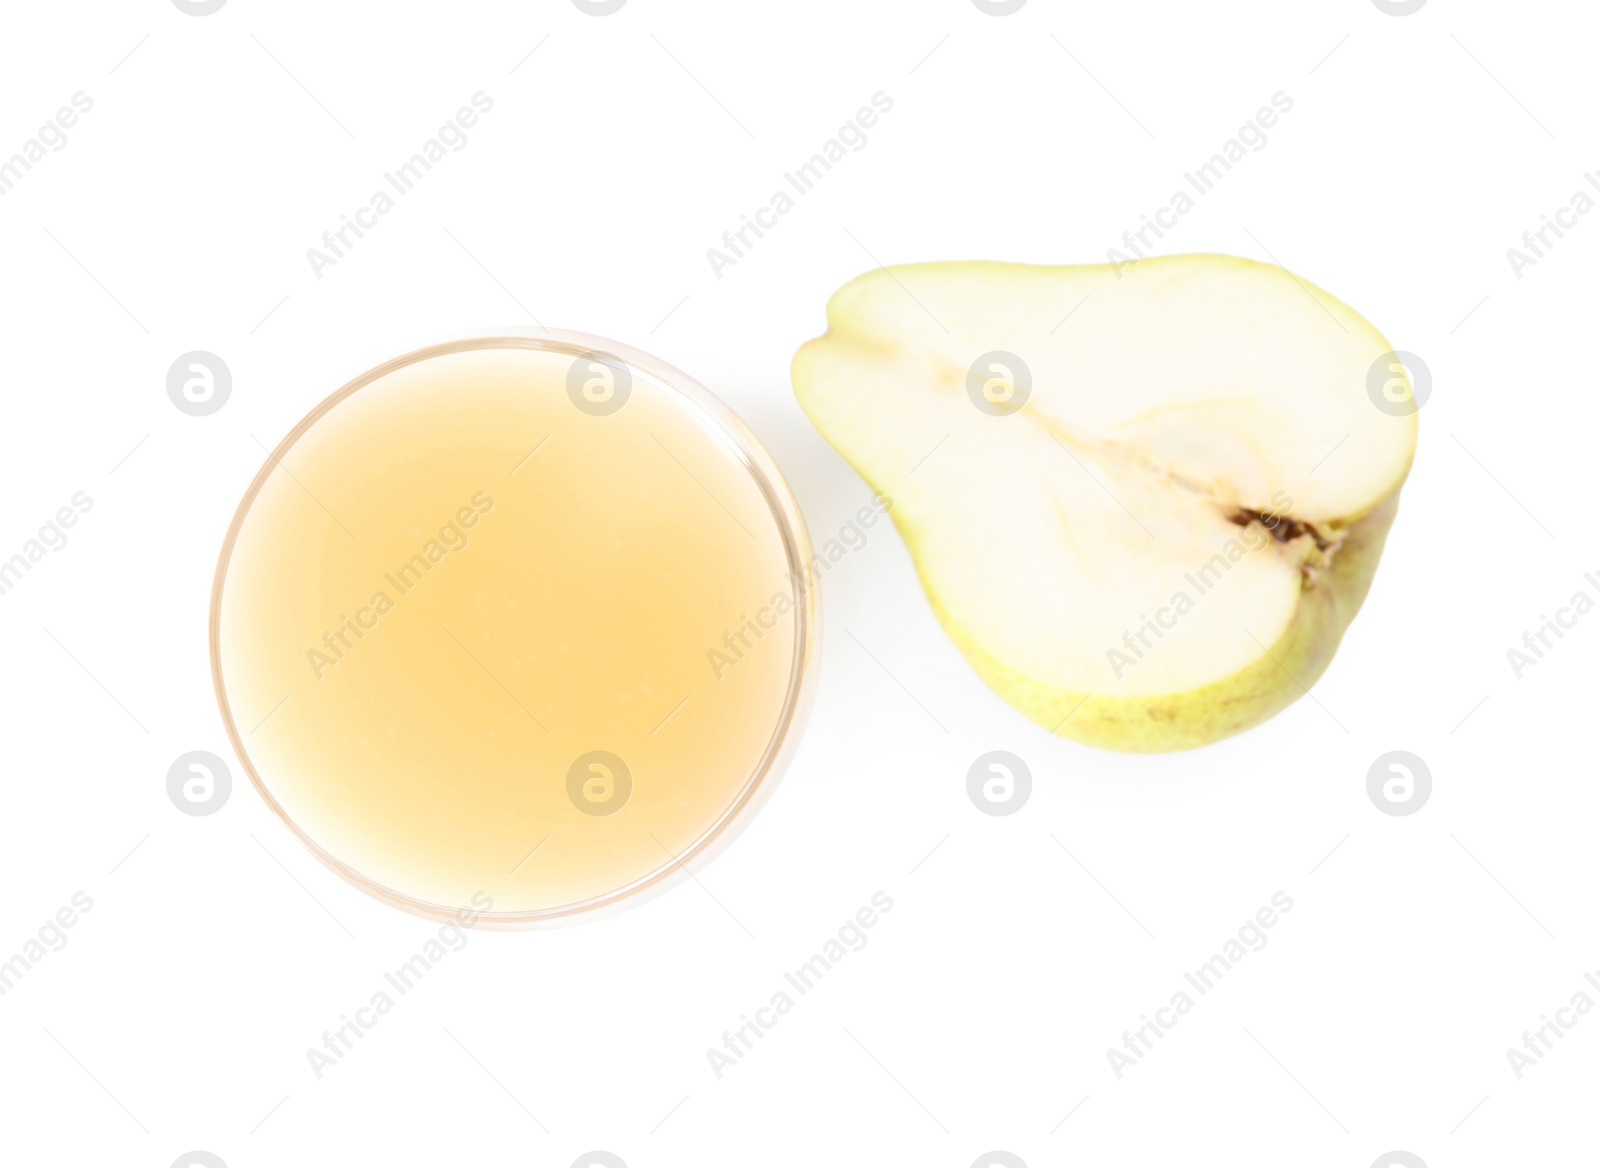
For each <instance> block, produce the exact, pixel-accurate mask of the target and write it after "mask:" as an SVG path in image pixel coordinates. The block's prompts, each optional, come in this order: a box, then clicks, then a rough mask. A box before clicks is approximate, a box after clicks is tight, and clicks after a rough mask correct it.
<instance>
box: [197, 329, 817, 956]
mask: <svg viewBox="0 0 1600 1168" xmlns="http://www.w3.org/2000/svg"><path fill="white" fill-rule="evenodd" d="M810 564H811V550H810V544H809V541H808V539H807V535H806V530H805V524H804V522H803V520H802V518H801V516H800V512H799V508H798V507H797V505H796V503H795V500H794V497H793V495H792V494H791V493H790V491H789V488H788V486H787V485H786V484H785V483H784V481H783V477H782V475H781V474H780V473H779V471H778V468H777V466H776V465H775V464H774V463H773V461H772V459H771V457H770V456H769V455H768V454H767V452H766V451H765V450H764V449H762V447H761V444H760V443H759V442H758V441H757V440H756V438H755V436H754V435H753V434H752V433H751V432H750V431H749V430H748V429H747V428H746V427H745V426H744V424H743V423H742V422H740V421H739V419H738V418H737V417H736V416H735V415H734V414H733V413H732V412H731V411H730V410H729V409H728V408H727V407H726V406H724V405H723V404H722V403H721V402H719V401H718V400H717V399H716V398H715V397H714V396H713V395H712V394H711V393H710V392H709V391H708V390H706V389H704V388H703V387H702V386H700V385H698V384H697V383H696V382H694V381H693V380H692V379H690V378H689V377H687V376H685V375H684V374H682V373H680V372H679V371H678V370H676V369H673V368H671V367H670V366H668V365H665V364H664V363H662V362H660V361H657V360H655V359H654V358H652V357H650V356H648V355H646V354H644V353H640V352H637V351H635V350H632V349H629V348H627V347H624V346H622V345H618V344H615V343H613V342H610V341H606V340H603V339H600V338H596V337H586V336H583V335H580V334H573V333H540V334H536V335H535V334H527V335H523V334H520V333H518V332H516V331H514V330H510V331H507V332H504V333H500V334H496V335H491V336H479V337H472V338H468V339H464V340H459V341H452V342H449V343H445V344H439V345H434V346H431V347H429V348H425V349H420V350H417V351H416V352H412V353H407V354H406V355H404V356H401V357H397V358H395V359H394V360H392V361H388V362H385V363H384V364H382V365H379V366H378V367H376V368H374V369H371V370H369V371H368V372H366V373H363V374H362V375H361V376H359V377H357V378H356V379H355V380H353V381H351V382H350V383H349V384H347V385H345V386H344V387H343V388H342V389H340V390H339V391H338V392H336V393H335V394H333V395H332V396H331V397H329V398H328V399H327V400H326V401H324V402H322V404H320V405H319V406H317V407H316V409H314V410H313V411H312V412H311V413H310V414H309V415H308V416H307V417H306V418H305V419H304V420H303V421H302V422H300V424H299V425H298V426H296V427H295V428H294V430H293V431H292V432H291V433H290V434H289V435H288V436H287V437H286V438H284V440H283V441H282V442H281V443H280V444H279V445H278V447H277V449H276V450H274V451H273V452H272V453H271V455H270V456H269V458H268V459H267V461H266V463H265V465H263V466H262V468H261V470H260V472H259V473H258V474H257V475H256V477H255V480H254V481H253V482H252V483H251V484H250V487H249V490H248V491H247V492H246V493H245V496H244V499H243V501H242V502H241V503H240V505H239V509H238V512H237V514H236V515H235V517H234V520H233V524H232V526H231V527H230V528H229V530H228V533H227V537H226V539H225V541H224V543H223V548H222V554H221V557H220V559H219V562H218V564H217V573H216V581H215V584H214V587H213V592H212V600H211V616H210V641H211V666H212V674H213V679H214V681H215V685H216V691H217V698H218V701H219V703H220V705H221V709H222V716H223V719H224V722H225V723H226V726H227V731H228V734H229V737H230V739H231V740H232V742H233V746H234V749H235V750H236V751H237V753H238V756H239V758H240V759H241V760H242V762H243V765H244V767H245V769H246V770H247V771H248V773H249V775H250V778H251V780H252V782H253V783H254V784H255V787H256V789H257V790H258V791H259V792H260V793H261V796H262V798H263V799H265V800H266V802H267V804H268V805H269V806H270V807H271V808H272V809H273V811H275V812H276V813H277V814H278V815H279V816H280V817H281V818H282V819H283V821H284V822H285V823H286V824H287V825H288V826H289V827H290V828H291V829H292V830H293V831H294V832H295V834H297V835H298V836H299V837H300V839H301V840H302V841H303V842H304V843H305V844H306V846H307V847H308V848H310V849H311V850H312V852H314V853H315V854H316V855H317V856H318V857H320V858H321V859H322V860H323V862H325V863H326V864H327V865H328V866H329V867H331V868H333V869H334V870H335V871H336V872H338V873H339V874H340V875H341V876H344V877H345V878H346V879H348V880H350V881H351V882H352V883H354V884H356V885H357V886H358V887H360V888H362V889H364V890H366V891H367V892H369V893H371V894H372V895H374V896H376V897H378V898H380V899H382V900H385V901H387V902H389V903H391V904H393V905H396V906H398V907H400V908H403V909H407V910H409V911H412V912H415V913H418V914H420V915H423V916H426V917H430V918H434V919H439V920H447V919H452V918H453V917H454V916H455V915H456V914H457V913H458V912H460V911H470V912H473V913H475V914H478V917H479V920H480V921H481V922H483V923H485V924H488V925H491V926H502V927H528V926H536V925H543V924H555V923H561V922H565V921H568V920H571V919H574V918H579V917H586V916H591V915H594V914H597V913H601V912H604V911H607V910H612V909H615V908H617V907H619V906H623V905H625V904H628V903H631V902H634V901H636V900H638V899H639V898H640V897H642V896H644V895H645V894H647V893H652V892H655V891H659V890H661V889H663V888H665V887H667V886H668V885H670V884H671V883H673V882H674V881H675V880H677V879H680V878H682V877H683V876H684V875H686V874H688V873H689V872H691V871H697V870H698V869H699V868H700V867H701V866H702V865H703V864H704V863H705V862H706V861H707V860H708V859H709V858H710V856H711V855H712V854H714V853H715V851H716V850H718V849H719V848H720V847H721V846H722V845H724V844H726V843H727V842H728V841H729V840H730V839H731V838H732V836H733V835H734V834H735V833H736V832H737V831H738V830H739V829H740V828H741V827H742V826H743V825H744V824H745V823H746V822H748V820H749V818H750V816H751V815H752V814H753V813H754V812H755V810H756V809H757V808H758V807H759V805H760V804H761V803H762V802H763V801H764V800H765V798H766V797H767V796H768V795H769V794H770V792H771V789H772V787H773V784H774V783H775V782H776V780H777V778H778V775H779V773H780V771H781V769H782V767H783V765H784V763H785V761H786V759H787V757H788V755H789V753H790V752H791V750H792V748H793V747H794V745H795V742H796V739H797V737H798V731H799V727H800V723H801V721H802V720H803V717H804V713H805V708H806V705H807V700H808V697H809V692H810V681H811V678H812V677H813V674H814V671H813V670H812V669H810V663H811V660H812V656H813V654H814V652H815V648H816V636H817V609H816V604H815V596H814V593H813V590H812V589H811V588H810V587H809V581H810V575H809V573H810Z"/></svg>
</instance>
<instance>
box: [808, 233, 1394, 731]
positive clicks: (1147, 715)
mask: <svg viewBox="0 0 1600 1168" xmlns="http://www.w3.org/2000/svg"><path fill="white" fill-rule="evenodd" d="M1075 306H1076V307H1075ZM1063 318H1065V320H1063ZM828 326H829V327H828V331H827V332H826V333H825V334H824V335H823V336H821V337H818V338H816V339H814V340H811V341H808V342H807V343H806V344H805V345H803V346H802V347H801V348H800V350H799V351H798V352H797V353H796V354H795V358H794V361H793V366H792V377H793V381H794V387H795V392H796V396H797V397H798V399H799V402H800V404H801V407H802V408H803V409H804V410H805V411H806V413H807V415H808V417H810V419H811V420H812V422H813V423H814V424H815V425H816V426H817V428H818V429H819V430H820V431H821V432H822V434H823V435H824V437H826V438H827V439H828V440H829V442H830V443H832V445H833V446H834V447H835V448H836V449H838V450H839V452H840V453H841V454H842V455H843V456H844V457H845V458H846V460H847V461H849V462H850V463H851V464H852V465H853V466H854V467H855V469H856V470H857V471H858V472H859V473H860V474H861V475H862V477H863V478H865V479H866V480H867V482H868V483H869V484H870V485H871V487H872V488H873V489H874V490H875V491H878V492H881V493H884V494H886V495H889V496H891V497H892V498H893V499H894V507H893V510H892V511H891V515H892V516H893V518H894V522H895V525H896V528H897V529H898V530H899V532H900V534H901V537H902V538H903V539H904V541H905V543H906V546H907V548H908V549H909V551H910V553H911V556H912V558H913V561H914V562H915V564H916V567H917V572H918V576H919V579H920V580H921V582H922V585H923V589H924V591H925V593H926V594H927V596H928V599H929V602H930V603H931V605H932V607H933V610H934V612H935V614H936V615H937V616H938V618H939V621H940V623H941V625H942V626H943V627H944V629H945V632H946V633H947V634H948V635H949V637H950V638H951V640H952V641H954V642H955V644H956V645H957V646H958V647H959V648H960V649H961V651H962V653H963V654H964V655H965V656H966V658H967V660H968V662H969V663H970V664H971V665H972V667H973V669H974V670H975V671H976V672H977V673H978V675H979V676H980V677H981V678H983V680H984V681H985V682H986V683H987V684H988V685H989V687H990V688H991V689H993V690H994V692H995V693H997V694H999V695H1000V696H1001V697H1002V698H1004V699H1005V700H1006V701H1007V702H1009V703H1010V704H1011V705H1013V706H1014V707H1016V708H1017V709H1018V710H1020V711H1021V712H1022V713H1023V714H1025V715H1026V716H1027V717H1029V718H1031V719H1032V720H1033V721H1035V722H1037V723H1038V724H1039V725H1041V726H1043V727H1045V728H1046V729H1048V730H1050V731H1051V732H1052V733H1055V734H1059V735H1061V736H1064V737H1067V738H1071V739H1074V740H1076V741H1078V742H1082V743H1085V744H1088V745H1091V746H1097V747H1103V748H1107V749H1112V750H1121V751H1133V752H1160V751H1173V750H1184V749H1189V748H1192V747H1198V746H1203V745H1206V744H1208V743H1212V742H1216V741H1218V740H1219V739H1222V738H1226V737H1228V736H1230V735H1233V734H1237V733H1239V732H1240V731H1243V730H1246V729H1248V728H1250V727H1252V726H1255V725H1257V724H1259V723H1261V722H1263V721H1265V720H1266V719H1268V718H1270V717H1272V716H1273V715H1274V714H1276V713H1278V712H1279V711H1280V710H1282V709H1284V708H1285V707H1286V706H1288V705H1290V704H1291V703H1293V702H1294V701H1296V700H1297V699H1298V698H1300V697H1301V696H1303V695H1305V694H1306V693H1307V691H1308V690H1309V688H1310V687H1311V686H1312V684H1314V683H1315V682H1316V680H1317V679H1318V677H1320V676H1321V674H1322V672H1323V670H1324V669H1326V668H1327V666H1328V663H1329V662H1330V661H1331V660H1332V658H1333V655H1334V652H1335V650H1336V649H1337V648H1338V646H1339V642H1340V640H1341V638H1342V637H1343V635H1344V632H1345V630H1346V628H1348V626H1349V624H1350V622H1351V620H1352V619H1353V618H1354V616H1355V614H1356V612H1357V610H1358V609H1359V608H1360V607H1361V604H1362V602H1363V601H1364V600H1365V598H1366V595H1367V591H1368V589H1369V587H1370V586H1371V584H1372V580H1373V577H1374V574H1375V572H1376V571H1377V566H1378V561H1379V558H1380V556H1381V554H1382V551H1383V547H1384V543H1385V540H1386V538H1387V536H1388V533H1389V529H1390V526H1391V524H1392V523H1393V521H1394V518H1395V513H1396V509H1397V505H1398V502H1399V495H1400V489H1401V486H1402V485H1403V483H1404V481H1405V478H1406V475H1407V473H1408V472H1409V469H1410V466H1411V461H1412V457H1413V454H1414V451H1415V443H1416V417H1415V414H1416V404H1415V400H1414V398H1413V397H1412V396H1411V393H1412V391H1411V386H1410V382H1409V377H1408V373H1407V371H1405V370H1404V368H1403V366H1402V365H1401V364H1399V362H1398V357H1396V355H1395V354H1394V353H1393V352H1392V351H1391V350H1390V346H1389V345H1388V342H1387V341H1385V340H1384V339H1383V337H1382V336H1381V335H1380V334H1379V333H1378V332H1377V330H1376V329H1374V328H1373V327H1372V326H1371V325H1370V324H1368V323H1367V322H1366V321H1365V320H1363V319H1362V318H1361V317H1360V316H1359V315H1358V314H1356V313H1355V312H1354V311H1353V310H1352V309H1350V308H1349V307H1348V306H1346V305H1344V304H1343V303H1341V302H1340V301H1338V300H1337V299H1335V298H1334V297H1332V296H1330V295H1329V294H1328V293H1326V292H1324V291H1322V290H1321V289H1320V288H1317V287H1316V286H1315V285H1313V284H1311V283H1310V282H1308V281H1306V280H1304V279H1301V278H1298V277H1295V276H1291V275H1290V274H1289V273H1288V272H1286V271H1284V270H1283V269H1281V268H1278V267H1275V266H1272V265H1266V264H1259V263H1256V262H1254V261H1251V260H1244V259H1239V258H1236V257H1231V256H1216V255H1194V256H1174V257H1162V258H1157V259H1147V260H1143V261H1140V262H1139V263H1137V264H1132V265H1121V264H1119V265H1115V266H1113V265H1109V264H1107V265H1072V266H1057V267H1047V266H1035V265H1023V264H1001V263H990V262H973V263H940V264H917V265H904V266H898V267H894V268H885V269H878V270H876V271H873V272H869V273H867V274H865V275H863V276H860V277H858V278H857V279H855V280H853V281H851V282H850V283H849V284H847V285H845V286H844V287H843V288H841V289H840V290H839V291H838V292H837V293H836V294H835V295H834V296H833V297H832V299H831V300H830V301H829V305H828ZM1391 358H1393V359H1394V360H1393V361H1391V360H1390V359H1391ZM993 359H998V360H999V361H1000V363H1001V364H1000V365H996V364H994V360H993ZM985 362H988V364H987V365H986V364H985ZM1008 366H1009V368H1011V369H1013V370H1020V372H1017V373H1016V376H1015V377H1014V378H1011V380H1007V378H1008V377H1009V376H1010V375H1009V374H1008V373H1007V372H1006V368H1007V367H1008ZM1380 369H1381V370H1383V372H1382V373H1378V372H1375V371H1376V370H1380ZM987 370H999V371H1000V372H999V376H1000V379H1001V381H1000V384H1001V385H1002V389H1001V390H1000V391H999V398H1000V399H1002V404H1001V405H999V406H996V405H995V404H994V403H995V400H996V399H995V397H994V396H993V395H992V391H991V389H990V388H987V387H992V386H994V385H995V384H996V382H995V381H994V380H993V376H992V375H990V374H989V373H988V372H987ZM1391 370H1392V371H1393V372H1392V373H1391V372H1390V371H1391ZM1375 378H1376V379H1377V381H1376V384H1384V383H1387V384H1388V386H1389V387H1390V388H1389V390H1388V396H1387V401H1388V402H1389V403H1390V404H1389V406H1388V408H1385V407H1384V406H1383V405H1382V404H1380V403H1379V401H1378V400H1377V399H1376V398H1375V396H1374V394H1375V393H1376V392H1377V391H1376V390H1374V389H1372V388H1371V386H1372V385H1373V384H1375V382H1374V379H1375ZM1013 381H1014V382H1015V384H1012V382H1013ZM980 382H982V383H984V384H985V386H986V388H984V389H983V390H982V391H981V392H980V390H979V388H978V386H979V384H980ZM1025 383H1026V384H1025ZM1017 386H1024V387H1023V388H1022V389H1021V390H1020V392H1016V391H1017ZM1008 391H1011V392H1013V393H1014V394H1015V396H1013V397H1012V398H1010V399H1009V400H1004V399H1005V395H1006V393H1007V392H1008ZM983 394H991V396H990V397H984V396H982V395H983ZM1019 399H1020V400H1019ZM985 403H987V404H985Z"/></svg>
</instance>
